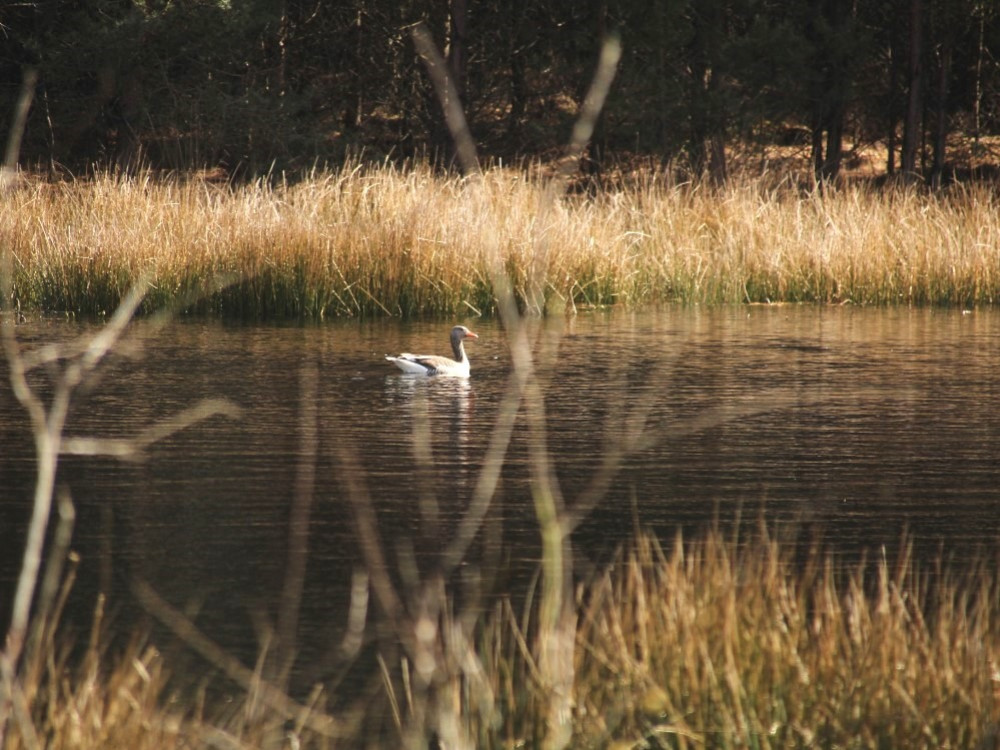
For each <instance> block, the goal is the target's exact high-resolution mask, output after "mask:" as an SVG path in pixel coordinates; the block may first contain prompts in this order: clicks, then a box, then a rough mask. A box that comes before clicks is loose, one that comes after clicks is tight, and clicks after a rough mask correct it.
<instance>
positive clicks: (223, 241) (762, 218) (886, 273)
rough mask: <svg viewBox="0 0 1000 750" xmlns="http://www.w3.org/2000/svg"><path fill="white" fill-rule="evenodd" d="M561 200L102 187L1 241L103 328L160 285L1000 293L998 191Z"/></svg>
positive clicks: (211, 293) (276, 296) (238, 293)
mask: <svg viewBox="0 0 1000 750" xmlns="http://www.w3.org/2000/svg"><path fill="white" fill-rule="evenodd" d="M553 196H554V193H553V191H552V190H551V188H550V185H549V184H548V182H547V181H546V179H545V178H544V177H543V176H542V175H541V172H540V170H537V169H525V170H509V169H493V170H489V171H487V172H486V173H485V174H484V175H483V176H482V178H476V179H462V178H458V177H454V176H446V175H441V174H440V173H436V172H434V171H433V170H431V169H430V168H428V167H426V166H420V165H417V166H413V167H411V168H408V169H400V168H395V167H392V166H383V167H368V166H361V165H348V166H345V167H344V168H343V169H341V170H340V171H337V172H329V173H322V174H320V173H317V174H314V175H312V176H311V177H309V178H307V179H304V180H301V181H298V182H295V183H278V184H271V183H268V182H265V181H259V182H256V183H253V184H251V185H245V186H237V187H227V186H218V185H214V184H209V183H206V182H203V181H199V180H197V179H195V178H193V177H187V178H181V177H172V178H159V177H155V176H154V175H152V174H144V175H139V176H136V177H121V176H112V175H98V176H96V177H94V178H92V179H88V180H81V181H77V182H58V183H49V182H30V181H26V182H24V183H22V185H21V187H20V188H19V189H16V190H10V191H7V192H5V193H2V194H0V211H2V212H3V216H4V226H3V229H2V230H0V237H2V248H3V250H4V252H6V253H9V254H10V257H11V258H12V260H13V266H14V294H15V301H16V303H17V304H18V305H20V306H21V307H22V309H34V310H45V311H69V312H74V313H86V314H92V313H101V312H105V311H111V310H113V309H114V308H115V307H116V305H117V304H118V302H119V301H120V300H121V298H122V296H123V295H124V293H125V291H126V290H127V289H128V288H129V285H130V284H131V283H132V282H133V281H135V280H136V279H138V278H142V277H145V278H148V280H149V284H150V287H151V289H150V293H149V294H148V296H147V298H146V300H145V303H144V305H145V308H144V309H145V310H147V311H151V310H155V309H159V308H160V307H162V306H164V305H167V306H174V307H176V306H181V307H186V308H188V309H191V310H199V311H203V312H215V313H221V314H225V315H233V316H242V317H256V318H288V317H292V318H295V317H299V318H314V319H319V318H324V317H332V316H369V315H393V316H454V315H456V314H459V313H461V314H464V315H467V314H469V313H473V314H475V313H477V312H479V313H482V314H490V313H491V312H493V311H494V309H495V306H496V304H495V300H496V298H497V292H496V290H495V288H494V287H495V284H496V282H497V279H498V272H502V273H503V274H505V275H506V277H507V279H508V280H509V282H510V283H512V284H513V290H514V293H515V294H516V296H517V298H518V300H519V301H520V302H521V304H522V305H525V306H529V307H531V306H532V305H535V306H536V307H537V308H542V309H544V310H546V311H548V312H558V311H562V310H573V309H575V308H578V307H581V306H603V305H626V306H640V305H652V304H657V303H662V302H676V301H681V302H687V303H740V302H779V301H793V302H820V303H845V302H852V303H857V304H893V303H902V304H932V305H956V306H972V305H981V304H992V303H993V301H994V300H995V299H996V298H997V295H998V292H1000V276H998V269H1000V262H998V261H1000V210H998V209H1000V199H998V198H997V196H996V194H995V193H994V192H993V191H992V190H991V189H990V188H989V187H987V186H982V185H971V186H969V185H967V186H962V185H956V186H952V187H951V188H949V189H947V190H943V191H940V192H936V193H930V192H926V191H923V190H920V189H917V188H913V187H910V188H906V187H883V188H874V187H871V186H870V185H868V184H863V183H857V184H853V185H847V186H844V187H840V188H836V189H833V188H827V189H825V190H822V191H820V190H808V191H804V192H803V191H801V190H798V189H795V188H793V187H792V186H790V185H787V184H785V185H780V184H779V185H777V186H775V185H774V184H773V183H772V182H771V181H768V180H766V179H760V180H757V181H752V180H744V181H742V182H740V181H736V182H734V183H732V184H730V185H729V186H727V187H724V188H717V189H709V188H708V187H705V186H692V185H674V184H670V183H669V181H667V180H665V179H663V178H661V175H658V174H657V173H654V172H649V173H648V174H646V175H645V176H642V177H639V178H636V179H634V180H631V181H630V182H629V183H628V184H625V185H624V186H621V187H618V188H616V189H614V190H610V189H609V190H603V191H598V192H596V193H594V194H589V193H579V194H570V195H568V196H564V197H553ZM505 283H506V282H505ZM534 300H537V301H538V303H537V304H536V303H535V302H534Z"/></svg>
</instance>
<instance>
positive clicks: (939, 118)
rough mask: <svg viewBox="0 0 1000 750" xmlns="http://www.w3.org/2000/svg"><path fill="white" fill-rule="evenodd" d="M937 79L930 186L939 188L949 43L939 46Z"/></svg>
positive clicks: (944, 139)
mask: <svg viewBox="0 0 1000 750" xmlns="http://www.w3.org/2000/svg"><path fill="white" fill-rule="evenodd" d="M937 73H938V79H937V87H936V88H937V92H936V97H935V99H936V101H935V102H934V106H935V110H936V111H935V117H934V161H933V162H932V163H931V185H932V186H933V187H935V188H938V187H941V181H942V179H943V177H944V164H945V152H946V150H947V146H948V77H949V75H950V74H951V42H950V41H945V42H944V43H943V44H942V45H941V50H940V52H939V55H938V71H937Z"/></svg>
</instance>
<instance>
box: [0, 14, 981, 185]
mask: <svg viewBox="0 0 1000 750" xmlns="http://www.w3.org/2000/svg"><path fill="white" fill-rule="evenodd" d="M421 21H422V22H424V23H426V24H427V26H428V28H430V29H431V31H432V33H433V34H434V37H435V40H436V41H437V43H438V45H439V46H440V48H441V49H442V50H443V51H444V53H445V56H446V59H447V63H448V66H449V69H450V72H451V75H452V78H453V80H454V82H455V83H456V86H457V88H458V91H459V93H460V95H461V97H462V100H463V105H464V108H465V110H466V112H467V116H468V118H469V122H470V126H471V130H472V133H473V136H474V138H475V140H476V142H477V144H478V146H479V148H480V153H481V155H483V156H484V157H486V158H487V159H493V160H504V161H505V162H510V161H511V160H515V159H523V158H528V159H539V160H544V159H547V158H548V157H550V156H552V155H554V154H555V153H556V150H557V149H558V147H559V146H560V145H561V144H562V143H564V142H565V141H566V139H567V137H568V133H569V130H570V128H571V124H572V120H573V118H574V117H575V116H576V114H577V112H578V104H579V102H580V101H581V99H582V97H583V94H584V92H585V89H586V86H587V85H588V83H589V80H590V78H591V76H592V74H593V70H594V67H595V64H596V59H597V56H598V53H599V49H600V43H601V40H602V38H604V37H606V36H607V35H608V34H618V35H620V37H621V40H622V45H623V50H624V54H623V57H622V61H621V65H620V70H619V74H618V77H617V79H616V82H615V85H614V87H613V90H612V92H611V95H610V97H609V100H608V103H607V106H606V108H605V112H604V114H603V116H602V118H601V121H600V122H599V124H598V128H597V132H596V133H595V137H594V139H593V141H592V144H591V146H590V149H589V152H588V159H587V160H585V163H584V166H585V169H587V170H589V171H590V172H591V173H600V172H601V171H602V170H608V169H610V168H611V167H612V166H620V165H621V164H625V163H630V162H634V161H635V159H636V158H641V159H646V160H648V159H652V160H653V162H654V163H656V164H669V165H671V167H673V168H675V169H678V170H680V171H681V172H682V173H684V174H687V175H703V174H708V175H710V176H711V177H712V178H713V179H715V180H723V179H725V178H726V177H727V175H730V174H733V173H736V172H737V171H740V170H745V169H747V168H749V169H750V170H751V171H752V172H759V171H761V170H768V171H771V172H778V173H781V172H782V170H783V169H785V168H786V167H788V166H789V165H790V164H792V163H797V164H799V165H800V166H801V165H805V166H806V169H807V170H808V171H810V172H812V174H813V175H814V176H815V177H817V178H822V179H832V178H837V177H838V176H841V175H843V174H845V173H846V172H849V171H853V172H860V173H865V174H876V175H896V174H901V175H904V176H914V177H917V176H919V177H920V178H923V179H926V180H928V181H929V182H930V183H931V184H935V185H937V184H941V183H942V182H947V181H949V180H952V179H954V178H956V177H959V178H961V177H964V176H968V175H971V174H977V173H985V174H992V172H993V171H994V165H996V164H997V163H1000V148H998V147H996V146H995V145H994V144H993V141H992V140H991V136H994V135H995V134H997V133H1000V96H998V94H1000V61H998V59H997V56H996V53H997V51H998V50H1000V4H998V3H996V2H994V0H659V1H656V0H588V1H586V2H572V3H567V2H564V1H563V0H538V1H537V2H530V3H528V2H515V1H513V0H449V2H432V1H430V0H408V1H405V2H396V1H395V0H391V1H390V0H337V1H330V0H37V1H35V2H30V1H24V2H6V3H4V7H2V8H0V111H4V112H12V111H13V110H14V106H15V103H16V101H17V98H18V95H19V90H20V87H21V81H22V73H23V71H24V70H25V69H26V68H35V69H37V70H38V73H39V76H38V83H37V91H36V99H35V106H34V107H33V108H32V110H31V113H30V116H29V118H28V123H27V128H26V132H25V137H24V142H23V144H22V162H23V163H28V164H33V165H38V166H40V167H42V168H54V169H56V170H57V171H59V170H68V171H70V172H72V173H79V172H80V170H85V169H88V168H92V167H93V166H95V165H100V166H105V167H107V166H110V167H114V168H121V169H132V168H138V167H140V166H141V167H146V168H149V167H152V168H155V169H178V170H179V169H191V168H196V169H209V170H213V169H214V170H217V171H218V173H219V174H220V175H225V176H227V177H233V176H236V177H252V176H256V175H260V174H263V173H266V172H268V171H274V170H279V171H295V170H306V169H309V168H311V167H313V166H317V165H318V166H328V165H334V164H338V163H342V162H343V161H344V160H345V159H347V158H349V157H352V158H363V159H366V160H368V159H371V160H384V159H387V158H388V159H390V160H405V159H409V158H413V157H417V158H430V159H432V160H436V161H437V160H447V159H449V158H450V156H451V146H450V137H449V135H448V132H447V129H446V128H445V126H444V123H443V118H442V117H441V115H440V107H439V105H438V103H437V100H436V98H435V95H434V91H433V88H432V85H431V83H430V81H429V80H428V78H427V76H426V74H425V72H424V70H423V67H422V63H421V61H420V59H419V57H418V55H417V53H416V51H415V49H414V46H413V43H412V40H411V33H410V30H411V28H412V26H413V25H414V24H416V23H418V22H421Z"/></svg>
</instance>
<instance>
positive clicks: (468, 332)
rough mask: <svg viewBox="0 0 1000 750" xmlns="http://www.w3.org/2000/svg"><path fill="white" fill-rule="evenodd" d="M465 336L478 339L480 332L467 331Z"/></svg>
mask: <svg viewBox="0 0 1000 750" xmlns="http://www.w3.org/2000/svg"><path fill="white" fill-rule="evenodd" d="M465 338H467V339H478V338H479V334H477V333H473V332H472V331H466V332H465Z"/></svg>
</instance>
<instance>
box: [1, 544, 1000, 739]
mask: <svg viewBox="0 0 1000 750" xmlns="http://www.w3.org/2000/svg"><path fill="white" fill-rule="evenodd" d="M792 557H793V552H791V548H790V547H789V546H783V545H782V544H779V543H778V542H777V541H776V540H774V539H772V538H769V537H768V536H767V533H766V532H761V535H760V538H758V539H754V540H751V541H750V543H745V542H739V541H737V540H734V539H727V538H724V537H723V536H722V535H721V534H720V533H718V532H712V533H710V534H708V535H707V536H705V537H704V538H701V539H699V540H696V541H694V542H685V541H682V540H680V539H678V540H677V541H676V542H675V543H674V544H673V545H672V549H670V551H664V549H663V548H661V547H660V544H659V543H658V542H657V540H656V539H655V538H654V537H652V536H649V535H640V536H639V538H638V539H637V540H636V541H635V542H634V543H633V545H632V547H631V549H629V550H627V551H625V552H623V553H622V554H621V556H620V558H619V559H618V560H617V561H615V563H614V564H613V565H612V566H610V567H609V568H607V569H606V571H605V572H604V573H603V574H601V575H600V576H598V577H597V578H596V579H595V580H593V581H591V582H590V583H589V584H587V585H585V586H583V587H582V589H581V596H580V604H579V605H578V614H579V619H578V622H579V625H578V629H577V640H576V648H575V660H576V681H575V686H574V695H573V705H574V707H575V708H574V714H573V727H574V735H573V740H572V743H571V746H572V747H594V748H597V747H607V748H619V749H623V748H792V747H842V748H880V749H882V748H908V749H910V748H948V747H951V748H976V747H982V748H986V747H993V745H992V744H989V743H990V742H994V741H995V739H996V736H997V727H998V725H997V720H998V708H1000V706H998V698H1000V694H998V688H1000V675H998V670H997V659H998V658H1000V623H998V619H997V613H998V609H997V607H998V588H997V581H996V578H995V575H994V573H993V570H994V568H993V567H992V566H989V565H987V564H985V561H984V564H983V565H982V566H980V567H978V568H975V569H974V570H971V571H968V572H967V573H963V574H961V575H959V574H950V573H948V572H947V571H946V570H944V569H942V568H940V567H938V568H936V569H935V568H926V567H922V566H920V565H918V564H917V563H916V562H914V561H913V560H911V559H909V558H908V557H907V556H906V554H905V553H903V556H902V557H901V559H900V560H898V561H895V562H891V561H885V560H881V561H879V562H878V563H875V564H867V565H866V564H864V563H861V564H859V565H857V566H854V567H850V568H844V567H837V566H835V565H834V564H833V562H832V561H831V559H830V558H827V557H823V556H822V555H820V554H818V553H813V554H811V555H809V556H807V559H806V560H805V561H803V560H801V559H800V560H798V561H793V559H792ZM931 574H932V575H931ZM448 611H449V610H448V609H447V608H446V609H445V610H443V611H442V614H441V617H442V621H441V627H439V628H438V629H437V642H436V644H434V645H433V646H432V648H433V650H434V651H435V652H436V653H437V654H438V656H437V657H435V658H436V659H437V661H438V667H437V670H438V676H437V677H436V678H435V684H436V686H437V687H436V689H437V691H438V698H437V699H436V702H432V703H430V704H428V705H425V706H424V708H423V709H422V710H423V711H424V713H423V714H421V721H432V719H431V717H430V716H429V715H427V714H426V711H427V710H428V706H431V707H433V706H438V708H437V709H436V710H439V711H447V712H448V717H449V721H450V723H451V724H452V725H453V734H454V735H455V736H456V737H463V738H464V741H463V742H460V743H458V744H448V743H446V746H448V747H452V746H454V747H478V748H510V747H533V746H537V745H538V743H539V741H540V738H541V736H542V734H543V731H544V715H543V714H544V706H545V703H546V702H545V699H544V688H543V687H542V686H541V685H540V684H539V682H538V676H539V673H538V670H537V668H536V665H535V664H534V663H533V662H532V657H531V656H530V650H529V648H528V646H527V643H528V641H530V638H531V632H532V630H533V628H534V616H533V614H532V611H533V608H532V606H531V605H530V604H528V605H527V608H526V610H525V611H524V612H522V613H515V612H514V610H513V608H512V607H511V605H510V603H509V602H501V603H499V604H497V606H496V607H495V609H494V610H493V612H492V613H491V614H490V615H489V616H486V617H483V618H480V620H479V622H478V623H477V624H470V623H468V622H466V623H463V622H459V621H458V620H457V619H452V617H451V616H450V615H449V614H448ZM48 637H49V638H51V635H50V636H48ZM102 644H103V637H102V636H101V634H100V628H95V630H94V633H92V634H91V638H90V642H89V646H88V648H87V650H86V655H85V657H84V658H83V659H82V661H81V662H80V666H78V667H71V666H70V663H69V662H68V660H67V658H66V656H65V654H66V652H65V651H64V650H63V651H60V650H59V649H58V648H56V643H55V641H54V640H53V641H51V642H50V643H47V645H46V646H45V647H44V648H41V649H36V650H34V651H33V652H32V656H31V659H30V663H29V669H28V670H27V671H26V675H27V676H26V679H25V684H24V690H25V695H26V696H27V705H28V711H29V713H30V717H31V720H32V721H31V723H30V724H29V723H26V722H23V721H14V722H13V723H12V725H11V730H10V734H9V736H8V744H7V747H9V748H21V747H32V746H35V745H36V744H37V745H39V746H45V747H50V748H98V747H100V748H104V747H131V748H143V747H150V748H153V747H156V748H171V747H192V746H194V747H200V746H218V747H258V746H272V747H287V746H295V747H303V748H311V747H317V748H327V747H362V746H364V747H379V746H387V747H402V746H407V747H411V746H412V747H426V746H427V741H428V740H427V738H428V737H429V736H430V734H431V732H430V730H429V729H426V728H425V729H424V730H421V731H418V732H417V733H416V734H414V727H413V726H412V721H413V719H414V717H413V716H412V715H409V714H410V713H411V712H412V711H414V710H415V709H414V705H415V703H414V699H413V697H412V696H413V695H414V694H415V691H416V690H417V688H416V687H414V685H416V684H417V682H418V680H417V678H416V676H415V675H412V674H411V675H410V678H409V681H406V680H404V682H402V683H398V682H397V683H396V684H397V690H396V692H395V693H394V695H393V698H392V703H393V706H394V708H393V712H392V713H394V714H395V715H396V721H397V723H398V725H399V728H398V729H397V730H392V729H391V727H390V728H386V727H385V721H386V720H385V719H384V718H383V719H381V720H377V721H376V724H377V723H378V721H382V723H383V724H382V725H383V729H382V730H381V731H380V732H378V735H379V736H380V738H381V739H379V740H373V739H372V738H371V736H370V735H364V736H360V735H357V734H351V733H348V730H350V731H355V732H356V731H361V730H360V729H359V728H360V727H362V726H365V727H367V730H368V731H369V732H370V731H371V727H372V723H371V722H370V721H367V722H366V721H364V720H362V719H360V718H359V717H357V716H354V717H353V718H351V719H350V720H344V721H338V723H337V726H338V727H339V728H338V730H337V731H338V734H336V735H324V734H322V733H317V732H314V731H312V730H311V729H309V724H308V721H306V720H305V717H304V716H303V717H300V718H299V719H296V720H292V719H288V718H287V717H286V716H285V715H281V714H280V713H278V712H277V711H274V710H271V709H269V708H268V706H267V704H266V703H265V702H263V701H260V700H259V695H254V694H253V691H252V690H251V694H250V695H248V696H246V697H245V698H244V699H242V700H237V701H232V702H228V703H226V704H225V705H224V708H223V710H221V711H220V710H217V709H216V708H213V706H212V705H211V701H210V700H208V701H206V700H205V698H204V694H199V695H200V696H201V697H200V698H197V699H194V700H192V699H191V698H190V697H188V698H187V699H185V700H178V699H177V696H175V695H173V694H172V693H170V692H169V691H168V688H167V685H168V681H167V679H166V672H167V665H165V664H164V657H163V656H162V655H161V654H160V652H159V651H157V650H156V649H155V648H154V647H153V646H152V645H151V644H150V643H149V642H147V641H145V640H144V639H141V638H136V639H133V641H132V642H131V643H130V645H129V646H128V647H127V648H125V649H124V650H123V651H122V653H121V654H120V655H119V656H117V657H114V658H111V657H109V655H108V654H107V653H106V652H105V647H104V645H102ZM428 645H429V646H430V645H431V644H428ZM389 666H390V667H391V665H389ZM397 679H398V675H397ZM388 684H389V683H387V688H386V689H387V691H388V692H392V691H391V690H390V689H389V688H388ZM400 685H407V686H410V687H408V688H407V689H405V690H404V689H401V688H400V687H399V686H400ZM417 702H419V701H417ZM375 703H378V705H374V703H373V705H372V706H371V707H370V708H371V709H372V711H373V713H374V714H375V715H378V716H383V717H384V716H387V715H389V714H390V712H389V710H388V709H387V707H386V702H385V701H382V702H377V701H376V702H375ZM309 705H310V706H314V707H316V708H318V709H320V710H322V707H323V705H324V703H323V700H322V699H321V697H320V693H316V692H314V694H313V696H312V698H311V699H310V701H309ZM390 723H391V722H390ZM408 723H409V724H410V726H409V733H407V732H406V731H404V730H403V729H402V727H403V726H405V725H407V724H408ZM440 725H441V722H440V721H439V722H438V726H440ZM26 726H27V727H31V729H30V732H28V733H29V734H31V735H33V736H26ZM352 728H353V729H352ZM417 729H419V727H418V728H417ZM394 731H398V732H399V733H398V734H395V735H394ZM415 737H417V738H422V739H418V740H417V741H414V738H415ZM442 742H443V739H442ZM290 743H291V744H290Z"/></svg>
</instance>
